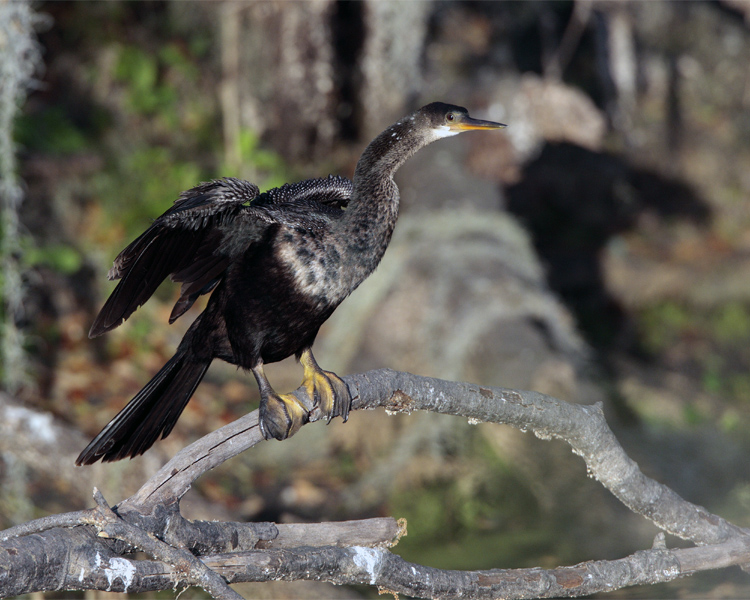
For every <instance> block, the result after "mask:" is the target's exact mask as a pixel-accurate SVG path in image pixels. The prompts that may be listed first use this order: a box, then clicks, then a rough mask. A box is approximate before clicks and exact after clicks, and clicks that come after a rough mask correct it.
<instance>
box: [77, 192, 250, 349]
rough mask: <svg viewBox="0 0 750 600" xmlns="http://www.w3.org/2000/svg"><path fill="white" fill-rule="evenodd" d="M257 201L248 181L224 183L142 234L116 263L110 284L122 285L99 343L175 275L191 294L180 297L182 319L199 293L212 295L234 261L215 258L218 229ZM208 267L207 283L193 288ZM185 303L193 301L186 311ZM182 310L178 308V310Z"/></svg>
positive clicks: (186, 197)
mask: <svg viewBox="0 0 750 600" xmlns="http://www.w3.org/2000/svg"><path fill="white" fill-rule="evenodd" d="M257 196H258V187H257V186H256V185H254V184H252V183H249V182H247V181H242V180H240V179H234V178H224V179H219V180H216V181H211V182H208V183H202V184H200V185H199V186H197V187H195V188H193V189H191V190H188V191H186V192H183V193H182V194H180V197H179V198H178V199H177V200H176V201H175V203H174V205H173V206H172V207H171V208H170V209H169V210H168V211H167V212H165V213H164V214H163V215H162V216H160V217H159V218H158V219H156V221H154V223H153V224H152V225H151V227H149V228H148V229H147V230H146V231H145V232H144V233H143V234H141V235H140V236H139V237H138V238H136V239H135V241H133V242H132V243H131V244H130V245H129V246H128V247H127V248H125V250H123V251H122V252H121V253H120V254H119V256H118V257H117V258H116V259H115V261H114V265H113V267H112V269H111V270H110V273H109V277H110V279H121V281H120V283H118V285H117V287H116V288H115V290H114V291H113V292H112V295H111V296H110V297H109V299H108V300H107V302H106V303H105V304H104V306H103V307H102V310H101V311H100V312H99V315H98V316H97V317H96V320H95V321H94V324H93V325H92V326H91V331H90V332H89V336H90V337H96V336H98V335H101V334H103V333H105V332H107V331H110V330H112V329H114V328H115V327H117V326H118V325H120V324H121V323H122V322H123V321H125V319H127V318H128V317H129V316H130V315H132V314H133V312H135V310H136V309H137V308H138V307H139V306H142V305H143V304H144V303H145V302H146V301H147V300H148V299H149V298H150V297H151V295H152V294H153V293H154V292H155V291H156V288H157V287H159V285H160V284H161V282H162V281H164V279H166V278H167V277H168V276H169V275H170V274H173V273H176V274H178V276H179V279H178V281H182V282H184V284H183V287H185V285H187V288H188V289H189V293H188V298H185V297H184V296H185V294H183V295H182V296H181V297H180V300H178V304H180V310H179V311H178V312H179V314H177V315H176V316H175V317H174V318H177V317H178V316H179V315H181V314H183V313H184V312H185V311H186V310H187V309H188V308H190V306H191V305H192V303H193V302H195V299H197V297H198V295H200V294H197V295H195V297H194V298H192V301H189V300H190V297H191V296H192V295H194V294H195V290H196V289H204V288H207V289H208V291H210V289H213V286H215V283H213V285H212V286H210V288H209V287H208V284H209V283H212V282H213V281H214V280H216V278H217V277H219V278H220V277H221V274H222V273H223V271H224V270H225V269H226V266H227V264H228V261H229V257H224V256H221V255H218V254H216V252H217V250H218V249H219V245H220V243H221V235H220V234H219V233H217V228H218V227H220V226H221V225H224V224H226V223H228V222H229V221H231V220H232V219H234V218H236V217H237V215H238V214H240V213H241V212H242V211H243V208H244V206H243V205H245V204H246V203H248V202H251V201H252V200H254V199H255V198H256V197H257ZM191 265H204V266H205V268H206V271H204V272H203V274H204V275H205V273H208V277H209V278H208V280H205V281H203V280H201V281H200V284H199V285H198V286H197V287H196V286H191V285H190V284H192V283H193V280H194V278H195V277H196V276H198V275H200V274H201V269H198V271H195V269H193V268H191ZM185 300H188V303H187V305H185ZM176 309H177V308H176Z"/></svg>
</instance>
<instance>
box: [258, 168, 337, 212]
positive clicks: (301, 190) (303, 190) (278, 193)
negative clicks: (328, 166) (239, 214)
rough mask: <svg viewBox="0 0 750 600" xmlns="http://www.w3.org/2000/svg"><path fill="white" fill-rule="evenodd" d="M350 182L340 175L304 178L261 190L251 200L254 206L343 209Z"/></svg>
mask: <svg viewBox="0 0 750 600" xmlns="http://www.w3.org/2000/svg"><path fill="white" fill-rule="evenodd" d="M351 195H352V182H351V180H350V179H347V178H346V177H341V176H340V175H329V176H328V177H321V178H318V179H306V180H305V181H299V182H297V183H287V184H285V185H282V186H281V187H277V188H274V189H272V190H268V191H267V192H263V193H262V194H261V195H260V196H258V198H257V199H256V200H255V201H253V206H255V207H259V208H260V207H269V208H270V207H288V206H289V205H292V204H294V205H300V206H305V205H307V206H315V205H319V206H322V207H331V208H338V209H343V208H345V207H346V205H347V204H349V198H350V197H351Z"/></svg>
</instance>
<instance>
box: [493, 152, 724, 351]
mask: <svg viewBox="0 0 750 600" xmlns="http://www.w3.org/2000/svg"><path fill="white" fill-rule="evenodd" d="M507 197H508V209H509V210H510V211H511V212H512V213H514V214H515V215H517V216H518V217H520V218H521V220H522V221H523V222H524V223H525V225H526V226H527V227H528V229H529V231H531V233H532V236H533V240H534V246H535V247H536V249H537V251H538V252H539V254H540V256H541V257H542V260H543V261H544V262H545V264H546V266H547V276H548V280H549V284H550V286H551V287H552V289H554V290H555V291H556V292H557V293H558V294H560V296H561V297H562V298H563V300H564V301H565V302H566V304H567V305H568V306H569V307H570V309H571V310H572V311H573V313H574V314H575V316H576V318H577V319H578V323H579V325H580V328H581V331H582V332H583V334H584V336H585V337H586V338H587V340H588V342H589V343H590V344H591V345H592V346H594V347H595V348H596V349H598V350H604V351H607V350H614V349H619V350H624V351H627V352H630V353H634V352H636V351H637V348H636V347H635V345H634V343H633V342H634V340H632V339H629V337H630V336H629V335H627V332H628V331H629V329H630V328H629V327H628V324H629V317H628V315H627V313H626V312H625V311H624V310H623V308H622V307H621V306H620V305H619V304H618V302H617V301H616V300H615V299H614V298H612V297H611V296H610V295H609V294H608V293H607V290H606V288H605V285H604V279H603V274H602V266H601V252H602V250H603V249H604V247H605V246H606V245H607V243H608V242H609V241H610V240H611V239H612V238H613V237H614V236H616V235H618V234H621V233H624V232H626V231H629V230H632V229H634V228H635V227H636V225H637V224H638V221H639V219H640V218H641V217H642V216H644V215H646V214H651V215H654V216H655V217H656V218H658V219H664V220H687V221H690V222H693V223H696V224H699V225H704V224H707V223H708V222H709V221H710V218H711V213H710V209H709V206H708V204H707V203H706V201H705V200H703V199H702V198H700V197H699V196H698V195H697V194H696V192H695V191H694V190H693V189H691V188H690V187H689V186H688V185H686V184H685V183H684V182H681V181H678V180H675V179H669V178H666V177H664V176H663V175H660V174H658V173H656V172H652V171H648V170H646V169H639V168H636V167H633V166H630V165H628V164H627V163H626V162H625V160H623V159H622V158H620V157H617V156H614V155H611V154H603V153H596V152H592V151H591V150H587V149H585V148H582V147H579V146H576V145H573V144H569V143H557V144H547V145H546V146H545V148H544V150H543V151H542V153H541V154H540V155H539V157H538V158H536V159H535V160H534V161H532V162H530V163H529V164H527V165H526V166H525V167H524V169H523V173H522V180H521V181H520V182H519V183H518V184H515V185H513V186H510V187H509V188H508V190H507Z"/></svg>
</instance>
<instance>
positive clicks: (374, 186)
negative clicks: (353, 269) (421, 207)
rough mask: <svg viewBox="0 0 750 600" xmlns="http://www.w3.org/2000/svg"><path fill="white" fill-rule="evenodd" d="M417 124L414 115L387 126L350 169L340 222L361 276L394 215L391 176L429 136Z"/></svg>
mask: <svg viewBox="0 0 750 600" xmlns="http://www.w3.org/2000/svg"><path fill="white" fill-rule="evenodd" d="M428 133H429V132H428V131H427V132H426V131H425V130H423V129H420V128H418V127H417V122H416V118H415V117H414V116H411V117H406V118H404V119H402V120H401V121H399V122H398V123H395V124H394V125H391V127H389V128H388V129H386V130H385V131H384V132H383V133H381V134H380V135H379V136H378V137H376V138H375V139H374V140H373V141H372V142H371V143H370V145H369V146H367V148H366V149H365V151H364V152H363V153H362V157H361V158H360V159H359V162H358V163H357V168H356V169H355V171H354V179H353V182H354V189H353V191H352V197H351V199H350V201H349V205H348V207H347V209H346V212H345V213H344V217H343V219H342V221H341V223H340V226H341V228H342V229H343V230H344V232H343V233H344V235H345V236H347V238H348V240H349V252H348V254H349V255H350V257H351V259H352V261H353V262H356V263H358V266H360V267H361V268H362V270H363V273H364V276H363V277H362V278H363V279H364V277H367V275H369V274H370V272H372V270H373V269H375V267H376V266H377V265H378V263H379V262H380V259H381V258H382V256H383V253H384V252H385V249H386V247H387V246H388V242H390V239H391V234H392V233H393V228H394V226H395V225H396V219H397V218H398V206H399V192H398V187H397V186H396V183H395V182H394V181H393V175H394V174H395V173H396V171H397V170H398V168H399V167H400V166H401V165H402V164H404V162H405V161H406V160H407V159H408V158H409V157H410V156H412V155H413V154H414V153H415V152H416V151H417V150H419V149H420V148H422V147H424V146H426V145H427V144H429V143H430V142H431V141H432V139H430V138H429V136H428Z"/></svg>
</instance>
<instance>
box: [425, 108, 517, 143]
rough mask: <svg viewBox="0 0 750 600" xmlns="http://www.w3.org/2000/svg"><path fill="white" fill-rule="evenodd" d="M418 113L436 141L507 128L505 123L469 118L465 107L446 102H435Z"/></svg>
mask: <svg viewBox="0 0 750 600" xmlns="http://www.w3.org/2000/svg"><path fill="white" fill-rule="evenodd" d="M417 113H418V114H419V115H420V116H421V117H422V118H423V119H425V121H426V125H427V126H428V127H429V128H430V129H432V131H433V134H434V135H435V138H436V139H437V138H443V137H448V136H451V135H456V134H457V133H461V132H463V131H473V130H477V129H502V128H503V127H505V125H504V124H503V123H495V122H493V121H482V120H481V119H474V118H473V117H470V116H469V111H468V110H466V109H465V108H464V107H463V106H455V105H453V104H445V103H444V102H433V103H432V104H428V105H427V106H423V107H422V108H420V109H419V110H418V111H417Z"/></svg>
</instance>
